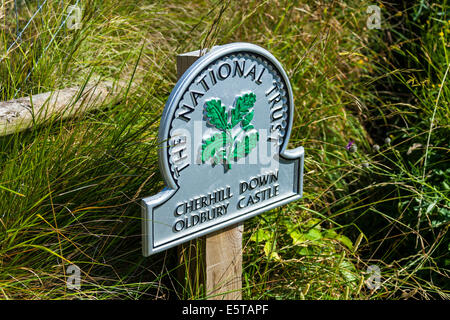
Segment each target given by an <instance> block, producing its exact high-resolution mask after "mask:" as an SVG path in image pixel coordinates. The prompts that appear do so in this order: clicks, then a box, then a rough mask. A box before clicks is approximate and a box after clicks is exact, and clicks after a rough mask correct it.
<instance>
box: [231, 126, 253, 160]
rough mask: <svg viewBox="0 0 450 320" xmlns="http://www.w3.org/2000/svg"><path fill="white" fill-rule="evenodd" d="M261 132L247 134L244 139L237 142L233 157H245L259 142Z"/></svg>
mask: <svg viewBox="0 0 450 320" xmlns="http://www.w3.org/2000/svg"><path fill="white" fill-rule="evenodd" d="M258 140H259V133H258V132H251V133H248V134H246V135H245V137H244V139H242V140H241V141H238V142H236V146H235V148H234V152H233V157H234V159H239V158H244V157H245V156H247V155H248V154H249V153H250V151H252V150H253V149H254V148H255V147H256V146H257V144H258Z"/></svg>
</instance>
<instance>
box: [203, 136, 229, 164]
mask: <svg viewBox="0 0 450 320" xmlns="http://www.w3.org/2000/svg"><path fill="white" fill-rule="evenodd" d="M226 144H227V135H226V133H225V132H220V133H216V134H214V135H213V136H212V137H210V138H208V139H206V140H205V142H204V143H203V145H202V162H205V161H208V160H209V159H211V158H212V159H213V160H214V162H216V163H218V162H219V161H220V160H221V159H224V158H226V150H223V148H225V146H226Z"/></svg>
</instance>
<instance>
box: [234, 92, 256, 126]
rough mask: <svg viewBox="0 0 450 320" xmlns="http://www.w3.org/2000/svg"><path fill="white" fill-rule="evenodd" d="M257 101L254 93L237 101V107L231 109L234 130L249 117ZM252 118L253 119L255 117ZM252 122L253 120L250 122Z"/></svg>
mask: <svg viewBox="0 0 450 320" xmlns="http://www.w3.org/2000/svg"><path fill="white" fill-rule="evenodd" d="M255 101H256V95H255V94H254V93H253V92H250V93H246V94H244V95H243V96H241V97H239V98H238V99H237V100H236V106H235V107H234V108H233V109H231V128H234V127H235V126H236V125H237V124H239V123H240V122H241V121H243V120H244V118H246V117H247V115H248V112H249V111H250V109H251V108H253V107H254V105H255ZM252 112H253V111H252ZM251 117H252V118H253V115H252V116H251ZM250 121H251V119H250V120H249V121H248V122H250Z"/></svg>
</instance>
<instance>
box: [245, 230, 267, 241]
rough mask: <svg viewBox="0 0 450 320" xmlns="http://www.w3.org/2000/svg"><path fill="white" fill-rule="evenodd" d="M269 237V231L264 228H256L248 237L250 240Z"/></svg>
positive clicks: (263, 239)
mask: <svg viewBox="0 0 450 320" xmlns="http://www.w3.org/2000/svg"><path fill="white" fill-rule="evenodd" d="M270 239H271V233H270V232H269V231H267V230H264V229H258V231H256V232H255V233H253V234H252V236H251V237H250V240H251V241H255V242H260V241H267V240H270Z"/></svg>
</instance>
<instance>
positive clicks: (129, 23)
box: [0, 0, 449, 299]
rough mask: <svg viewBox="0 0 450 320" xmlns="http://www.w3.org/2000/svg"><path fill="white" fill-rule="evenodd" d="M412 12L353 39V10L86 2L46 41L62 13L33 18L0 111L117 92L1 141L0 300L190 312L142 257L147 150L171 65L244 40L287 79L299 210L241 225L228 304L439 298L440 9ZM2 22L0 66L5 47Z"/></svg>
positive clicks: (8, 16) (4, 79)
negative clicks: (121, 84)
mask: <svg viewBox="0 0 450 320" xmlns="http://www.w3.org/2000/svg"><path fill="white" fill-rule="evenodd" d="M70 3H74V1H71V2H70ZM422 3H423V1H422V2H421V1H418V2H417V4H416V5H414V6H412V7H411V6H406V5H405V6H404V7H402V6H394V7H392V6H389V5H388V4H384V5H383V8H382V13H383V17H384V21H383V29H382V30H368V29H367V27H366V20H367V18H368V15H367V13H366V8H367V6H368V5H370V4H372V3H369V2H365V1H363V2H361V1H352V0H348V1H333V2H328V1H281V0H277V1H275V0H272V1H254V0H246V1H226V2H219V1H195V2H189V3H187V2H185V1H168V2H166V1H144V0H124V1H113V0H107V1H97V0H91V1H86V2H84V6H83V7H84V13H83V21H82V22H83V27H82V29H81V30H77V31H70V30H66V29H64V30H62V31H60V32H59V33H58V34H57V35H56V36H55V33H56V31H57V30H58V28H59V27H60V25H61V21H62V19H64V8H61V7H59V1H53V2H52V1H50V2H49V4H48V5H46V6H45V7H44V8H43V10H42V13H41V14H40V15H39V19H36V20H35V21H34V22H33V24H32V25H30V28H29V30H28V31H27V32H26V33H25V34H24V36H23V40H22V41H21V42H20V45H18V46H15V47H14V49H13V50H12V51H11V52H10V53H8V55H7V59H5V60H4V61H2V62H1V64H0V98H1V99H2V100H7V99H11V98H13V97H14V95H18V96H24V95H27V94H31V93H39V92H45V91H49V90H53V89H56V88H63V87H66V86H69V85H74V84H75V85H76V84H78V85H82V84H83V83H85V82H87V81H89V80H92V79H96V80H97V79H100V80H102V79H105V80H113V81H119V80H120V81H125V82H127V83H130V84H131V85H130V90H129V91H127V90H122V91H121V92H119V93H117V95H116V96H115V97H114V99H113V101H112V102H109V103H105V104H104V105H103V106H102V107H101V108H99V109H98V110H97V111H92V112H89V113H87V114H79V115H77V116H75V117H73V118H71V119H69V120H64V121H61V120H59V119H58V118H54V119H52V120H50V121H48V122H47V123H45V124H43V125H39V126H37V127H35V128H33V129H32V130H28V131H25V132H22V133H16V134H13V135H10V136H6V137H2V138H0V230H1V231H0V295H1V296H2V297H3V298H4V299H10V298H19V299H71V298H82V299H106V298H120V299H170V298H172V299H173V298H191V299H201V298H205V296H204V294H202V293H198V292H195V291H191V290H189V288H180V286H179V285H178V281H179V279H178V278H177V272H178V271H179V268H180V266H179V265H178V262H177V253H176V250H169V251H166V252H164V253H160V254H157V255H154V256H151V257H148V258H143V257H142V256H141V252H140V251H141V243H140V241H141V237H140V234H141V230H140V226H141V224H140V207H139V199H140V198H141V197H143V196H148V195H151V194H155V193H157V192H158V191H159V190H160V189H161V188H162V187H163V182H162V179H161V177H160V175H159V172H158V170H157V148H158V146H157V144H156V139H157V130H158V125H159V119H160V116H161V113H162V109H163V107H164V103H165V101H166V99H167V97H168V95H169V93H170V90H171V89H172V87H173V86H174V84H175V81H176V69H175V56H176V54H177V53H182V52H186V51H191V50H196V49H199V48H210V47H212V46H213V45H219V44H224V43H229V42H234V41H246V42H252V43H256V44H258V45H261V46H262V47H264V48H266V49H268V50H269V51H271V52H272V53H273V54H274V55H275V56H276V57H277V58H278V59H279V60H280V62H281V63H282V65H283V66H284V68H285V70H286V71H287V73H288V75H289V77H290V79H291V84H292V87H293V91H294V99H295V106H296V110H295V119H294V128H293V130H292V136H291V140H290V145H291V147H297V146H304V147H305V151H306V158H305V177H304V198H303V199H302V200H300V201H297V202H296V203H292V204H290V205H287V206H284V207H282V208H279V209H276V210H273V211H271V212H269V213H265V214H263V215H261V216H258V217H256V218H253V219H250V220H249V221H247V222H246V223H245V234H244V243H243V245H244V263H243V289H242V290H243V297H244V298H247V299H273V298H276V299H377V298H385V299H386V298H389V299H399V298H437V297H443V298H448V295H449V288H448V283H449V279H448V259H449V255H448V232H447V231H448V209H449V208H448V203H449V202H448V175H449V173H448V141H447V140H448V101H449V99H448V94H449V92H448V88H449V87H448V80H447V76H446V68H447V67H448V65H449V64H448V28H449V27H448V26H449V24H448V19H449V18H448V13H447V12H448V5H447V2H445V1H444V3H442V4H440V5H436V4H434V5H432V6H430V7H423V6H422V7H421V6H420V5H421V4H422ZM68 4H69V2H67V3H66V5H68ZM36 6H37V2H36V1H26V2H25V5H24V6H23V7H21V8H20V11H19V12H20V16H21V19H22V20H21V22H22V23H24V22H25V21H26V20H27V19H28V18H29V17H30V15H31V14H32V13H33V12H34V11H33V10H35V8H36ZM5 8H6V9H7V10H6V11H5V15H4V17H3V18H2V20H1V26H2V28H1V29H0V47H1V48H2V50H6V48H7V47H8V45H9V44H10V43H12V42H13V41H14V40H15V38H14V37H15V20H14V16H13V12H12V11H11V9H12V6H11V2H9V3H7V5H6V7H5ZM397 12H401V15H400V14H398V13H397ZM414 19H415V20H414ZM427 21H429V23H428V22H427ZM397 23H399V24H398V25H397V26H395V25H396V24H397ZM441 31H443V35H442V36H441V35H440V34H439V33H440V32H441ZM52 39H54V40H52ZM50 41H53V42H52V44H51V45H50V46H49V47H48V49H47V50H46V51H45V53H44V54H43V50H44V49H45V48H46V46H47V45H48V44H49V43H50ZM3 48H5V49H3ZM0 56H1V55H0ZM39 57H41V59H39V62H38V63H37V64H36V61H37V59H38V58H39ZM33 68H34V69H33ZM32 69H33V71H32V72H31V76H30V77H28V78H27V75H28V74H29V73H30V71H31V70H32ZM411 79H413V80H411ZM418 83H419V84H420V85H417V84H418ZM433 85H434V86H433ZM439 85H440V86H439ZM438 97H439V98H438ZM436 100H437V101H436ZM386 138H389V139H391V142H390V143H386V142H385V139H386ZM351 140H353V141H355V143H354V144H355V145H356V147H357V148H355V147H353V148H352V149H350V150H347V149H346V145H347V144H348V142H349V141H351ZM415 143H416V145H415V146H416V147H414V144H415ZM419 143H420V146H418V144H419ZM374 145H379V151H375V150H374ZM375 149H377V148H375ZM70 264H76V265H78V266H79V267H80V268H81V271H82V284H81V290H79V291H77V290H69V289H68V288H67V287H66V280H67V276H68V275H67V274H66V269H67V267H68V266H69V265H70ZM370 265H377V266H379V267H380V269H381V287H380V288H379V289H378V290H370V288H369V287H368V286H367V280H368V278H369V276H370V275H369V274H367V272H366V271H367V267H368V266H370Z"/></svg>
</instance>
